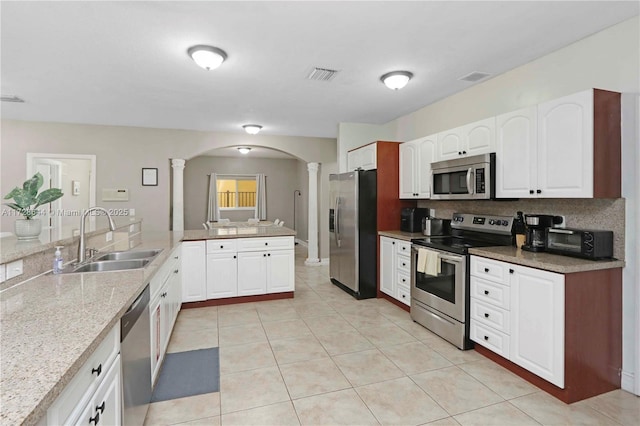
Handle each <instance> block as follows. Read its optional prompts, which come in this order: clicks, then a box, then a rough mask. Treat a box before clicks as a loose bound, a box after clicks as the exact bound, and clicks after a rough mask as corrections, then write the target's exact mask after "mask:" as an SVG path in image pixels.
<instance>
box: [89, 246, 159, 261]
mask: <svg viewBox="0 0 640 426" xmlns="http://www.w3.org/2000/svg"><path fill="white" fill-rule="evenodd" d="M161 251H162V249H154V250H133V251H112V252H111V253H105V254H103V255H101V256H98V257H97V258H96V259H95V260H96V261H101V260H132V259H149V258H152V257H155V256H157V255H158V254H159V253H160V252H161Z"/></svg>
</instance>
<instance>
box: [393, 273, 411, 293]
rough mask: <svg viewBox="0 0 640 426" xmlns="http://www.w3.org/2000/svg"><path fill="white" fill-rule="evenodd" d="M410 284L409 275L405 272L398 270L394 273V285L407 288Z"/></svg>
mask: <svg viewBox="0 0 640 426" xmlns="http://www.w3.org/2000/svg"><path fill="white" fill-rule="evenodd" d="M410 285H411V276H410V275H409V274H405V273H404V272H398V273H397V274H396V287H398V286H400V287H405V288H406V289H409V286H410Z"/></svg>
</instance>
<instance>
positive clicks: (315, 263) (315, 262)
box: [304, 257, 320, 266]
mask: <svg viewBox="0 0 640 426" xmlns="http://www.w3.org/2000/svg"><path fill="white" fill-rule="evenodd" d="M304 264H305V265H306V266H320V259H318V258H315V259H312V258H310V257H308V258H307V259H306V260H305V261H304Z"/></svg>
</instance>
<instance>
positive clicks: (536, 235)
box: [522, 214, 562, 252]
mask: <svg viewBox="0 0 640 426" xmlns="http://www.w3.org/2000/svg"><path fill="white" fill-rule="evenodd" d="M524 223H525V226H526V242H525V244H524V245H523V246H522V250H526V251H535V252H537V251H545V247H546V239H547V236H546V231H547V229H548V228H551V227H552V226H553V225H557V224H559V223H562V216H553V215H548V214H525V215H524Z"/></svg>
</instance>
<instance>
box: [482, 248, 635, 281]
mask: <svg viewBox="0 0 640 426" xmlns="http://www.w3.org/2000/svg"><path fill="white" fill-rule="evenodd" d="M469 253H470V254H473V255H476V256H482V257H487V258H489V259H495V260H501V261H503V262H509V263H513V264H516V265H522V266H529V267H531V268H537V269H543V270H545V271H551V272H558V273H560V274H572V273H576V272H587V271H597V270H601V269H614V268H624V265H625V263H624V261H623V260H588V259H580V258H576V257H569V256H560V255H557V254H551V253H544V252H538V253H534V252H530V251H524V250H521V249H518V248H516V247H513V246H502V247H482V248H470V249H469Z"/></svg>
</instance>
